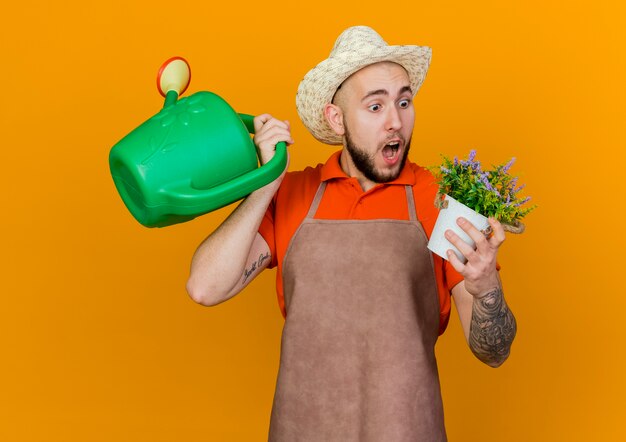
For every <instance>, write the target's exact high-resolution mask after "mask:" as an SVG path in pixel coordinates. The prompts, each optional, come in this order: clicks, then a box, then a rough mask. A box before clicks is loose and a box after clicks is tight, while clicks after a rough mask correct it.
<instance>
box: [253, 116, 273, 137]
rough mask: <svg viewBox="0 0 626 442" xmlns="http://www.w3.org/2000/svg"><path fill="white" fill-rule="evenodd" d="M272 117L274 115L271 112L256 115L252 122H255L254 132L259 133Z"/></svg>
mask: <svg viewBox="0 0 626 442" xmlns="http://www.w3.org/2000/svg"><path fill="white" fill-rule="evenodd" d="M272 118H274V117H272V116H271V115H270V114H261V115H257V116H256V117H254V119H253V120H252V122H253V123H254V133H258V132H259V131H260V130H261V128H262V127H263V125H264V124H265V123H267V122H268V121H270V120H271V119H272Z"/></svg>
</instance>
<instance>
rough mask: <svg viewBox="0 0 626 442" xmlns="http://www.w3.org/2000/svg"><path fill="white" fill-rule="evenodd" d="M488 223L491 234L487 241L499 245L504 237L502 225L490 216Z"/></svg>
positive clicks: (495, 245)
mask: <svg viewBox="0 0 626 442" xmlns="http://www.w3.org/2000/svg"><path fill="white" fill-rule="evenodd" d="M489 225H490V226H491V229H492V230H493V236H492V237H491V238H490V239H489V241H490V243H491V244H492V245H493V246H494V247H500V245H502V243H503V242H504V240H505V239H506V234H505V232H504V227H502V223H501V222H500V221H498V220H497V219H495V218H491V217H490V218H489Z"/></svg>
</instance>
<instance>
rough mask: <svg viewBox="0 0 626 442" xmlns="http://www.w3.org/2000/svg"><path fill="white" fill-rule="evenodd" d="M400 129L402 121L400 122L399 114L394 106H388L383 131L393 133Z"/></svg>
mask: <svg viewBox="0 0 626 442" xmlns="http://www.w3.org/2000/svg"><path fill="white" fill-rule="evenodd" d="M401 127H402V121H401V120H400V113H399V112H398V109H396V108H395V106H389V107H388V108H387V121H385V129H387V131H389V132H395V131H397V130H400V128H401Z"/></svg>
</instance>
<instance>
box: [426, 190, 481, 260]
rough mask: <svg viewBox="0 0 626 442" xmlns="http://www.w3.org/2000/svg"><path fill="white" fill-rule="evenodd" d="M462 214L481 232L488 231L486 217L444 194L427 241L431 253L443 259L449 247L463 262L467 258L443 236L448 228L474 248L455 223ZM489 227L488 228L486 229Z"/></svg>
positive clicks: (472, 243) (469, 239) (466, 235)
mask: <svg viewBox="0 0 626 442" xmlns="http://www.w3.org/2000/svg"><path fill="white" fill-rule="evenodd" d="M460 216H462V217H463V218H465V219H466V220H468V221H469V222H470V223H472V225H474V227H476V228H477V229H478V230H480V231H482V232H484V233H485V232H488V231H490V226H489V221H488V220H487V217H485V216H483V215H481V214H480V213H478V212H476V211H475V210H472V209H470V208H469V207H467V206H465V205H463V204H461V203H459V202H458V201H457V200H455V199H454V198H452V197H450V196H448V195H445V198H444V200H443V204H442V205H441V208H440V210H439V216H438V217H437V222H436V223H435V228H434V229H433V232H432V234H431V235H430V241H429V242H428V249H429V250H430V251H432V252H433V253H436V254H437V255H439V256H441V257H442V258H443V259H445V260H447V259H448V256H447V254H446V252H447V251H448V250H450V249H452V250H453V251H454V253H456V256H457V257H458V258H459V260H460V261H461V262H463V263H465V262H467V259H466V258H465V256H463V254H462V253H461V252H460V251H459V250H458V249H457V248H456V247H454V245H452V243H451V242H450V241H448V240H447V239H446V237H445V236H444V234H445V232H446V230H448V229H450V230H452V231H453V232H454V233H456V234H457V235H458V236H459V237H461V239H462V240H463V241H465V242H466V243H467V244H469V245H470V247H472V248H475V246H476V244H475V243H474V241H473V240H472V238H470V237H469V235H468V234H467V233H465V231H464V230H463V229H461V227H460V226H459V225H458V224H457V223H456V220H457V218H459V217H460ZM488 229H489V230H488Z"/></svg>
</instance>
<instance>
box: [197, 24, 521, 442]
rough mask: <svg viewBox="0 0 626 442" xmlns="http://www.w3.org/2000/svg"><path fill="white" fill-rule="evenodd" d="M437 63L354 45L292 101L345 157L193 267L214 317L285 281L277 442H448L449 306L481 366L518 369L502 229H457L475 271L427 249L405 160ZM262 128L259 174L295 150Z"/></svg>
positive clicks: (280, 198) (283, 186)
mask: <svg viewBox="0 0 626 442" xmlns="http://www.w3.org/2000/svg"><path fill="white" fill-rule="evenodd" d="M430 57H431V50H430V48H427V47H419V46H389V45H387V44H386V43H385V42H384V41H383V40H382V38H381V37H380V36H379V35H378V34H377V33H376V32H375V31H373V30H372V29H370V28H367V27H364V26H359V27H353V28H349V29H347V30H346V31H344V32H343V33H342V34H341V35H340V36H339V38H338V39H337V42H336V43H335V46H334V48H333V51H332V52H331V55H330V57H329V58H328V59H327V60H325V61H323V62H322V63H320V64H318V65H317V66H316V67H315V68H314V69H312V70H311V71H310V72H309V73H308V74H307V75H306V76H305V78H304V79H303V80H302V82H301V84H300V87H299V89H298V94H297V97H296V105H297V108H298V112H299V115H300V117H301V119H302V121H303V122H304V124H305V126H306V127H307V128H308V129H309V130H310V131H311V133H312V134H313V135H314V136H315V137H316V138H317V139H318V140H320V141H322V142H324V143H327V144H341V145H343V148H342V150H341V151H340V152H337V153H335V154H334V155H333V156H331V158H330V159H329V160H328V162H327V163H326V164H324V165H318V166H317V167H315V168H307V169H305V170H304V171H301V172H293V173H289V174H285V173H283V175H281V176H280V177H279V178H278V179H277V180H276V181H274V182H273V183H271V184H269V185H267V186H265V187H264V188H262V189H260V190H258V191H256V192H254V193H252V194H251V195H250V196H248V198H246V199H245V200H244V201H243V202H242V203H241V205H240V206H239V207H238V208H237V209H236V210H235V211H233V213H232V214H231V215H230V216H229V217H228V219H227V220H226V221H225V222H224V223H223V224H222V225H221V226H220V227H219V228H218V229H217V230H216V231H215V232H214V233H213V234H212V235H210V236H209V237H208V238H207V239H206V240H205V241H204V242H203V243H202V244H201V245H200V246H199V248H198V250H197V251H196V253H195V255H194V257H193V260H192V268H191V275H190V278H189V282H188V291H189V293H190V295H191V297H192V298H193V299H194V300H196V301H197V302H199V303H201V304H205V305H214V304H218V303H220V302H223V301H225V300H226V299H229V298H230V297H232V296H234V295H235V294H237V293H238V292H240V291H241V290H242V289H243V288H244V287H245V286H246V285H247V284H248V283H249V282H250V281H251V280H252V279H253V278H254V277H255V276H256V275H257V274H258V273H259V272H260V271H261V270H263V269H264V268H266V267H268V266H271V267H273V266H277V267H278V274H277V291H278V298H279V305H280V307H281V310H282V312H283V315H285V318H286V320H285V326H284V329H283V336H282V344H281V360H280V369H279V374H278V380H277V386H276V394H275V398H274V406H273V409H272V417H271V424H270V435H269V439H270V440H271V441H298V440H303V441H357V440H366V441H405V440H406V441H418V440H420V441H421V440H423V441H441V440H446V433H445V427H444V421H443V407H442V403H441V394H440V388H439V379H438V374H437V366H436V361H435V353H434V345H435V342H436V340H437V337H438V335H439V334H441V333H442V332H443V330H444V329H445V327H446V324H447V321H448V316H449V312H450V293H451V294H452V297H453V298H454V300H455V304H456V306H457V310H458V312H459V316H460V319H461V323H462V326H463V330H464V332H465V335H466V337H467V340H468V343H469V346H470V348H471V350H472V351H473V352H474V354H475V355H476V356H477V357H478V358H479V359H480V360H482V361H483V362H485V363H486V364H488V365H490V366H493V367H497V366H499V365H500V364H502V362H504V360H505V359H506V358H507V357H508V354H509V350H510V346H511V343H512V341H513V338H514V336H515V331H516V324H515V318H514V317H513V315H512V313H511V312H510V310H509V309H508V307H507V304H506V302H505V301H504V297H503V294H502V288H501V284H500V279H499V276H498V272H497V264H496V254H497V250H498V248H499V246H500V245H501V244H502V242H503V241H504V239H505V235H504V231H503V229H502V226H501V225H500V224H499V223H498V222H497V221H496V220H493V219H490V225H491V227H492V229H493V234H492V236H491V237H489V238H487V237H485V236H484V235H483V234H482V233H480V232H479V231H478V230H477V229H476V228H475V227H473V226H472V225H471V224H469V223H468V222H467V221H464V220H463V219H459V224H460V226H461V227H462V228H463V229H464V230H465V231H466V232H467V233H468V234H469V235H470V236H471V237H472V238H473V239H474V240H475V242H476V244H477V246H476V249H473V248H471V247H469V246H468V245H467V244H466V243H464V242H463V241H462V240H460V238H459V237H458V236H456V235H455V234H454V233H452V232H447V237H448V239H449V240H450V241H451V242H452V243H453V244H454V245H455V246H456V247H457V248H458V249H459V250H460V251H461V252H462V253H463V254H464V255H465V257H466V258H467V259H468V261H467V263H465V264H463V263H461V262H460V261H459V260H458V258H457V257H456V256H455V255H454V254H453V253H452V252H451V251H450V253H449V255H448V258H449V261H445V260H442V259H441V258H439V257H438V256H435V255H433V254H431V253H430V252H429V251H428V249H427V248H426V245H427V241H428V239H427V237H428V235H430V232H431V231H432V228H433V225H434V221H435V219H436V216H437V210H436V209H435V207H434V204H433V200H434V196H435V194H436V192H437V186H436V184H435V182H434V180H433V177H432V175H431V174H430V173H428V172H427V171H426V170H425V169H424V168H421V167H419V166H417V165H415V164H414V163H412V162H410V161H409V160H407V154H408V152H409V148H410V144H411V135H412V131H413V124H414V118H415V114H414V108H413V97H414V95H415V93H416V92H417V90H418V89H419V87H420V85H421V83H422V82H423V80H424V77H425V75H426V71H427V69H428V66H429V64H430ZM255 129H256V136H255V143H256V145H257V146H258V148H259V151H260V156H261V161H262V162H263V163H265V162H267V161H269V160H270V159H271V158H272V156H273V154H274V146H275V145H276V143H278V142H280V141H284V142H287V143H289V144H291V143H293V140H292V138H291V134H290V130H289V123H288V122H286V121H280V120H277V119H275V118H273V117H271V116H270V115H267V114H265V115H261V116H259V117H257V118H256V119H255Z"/></svg>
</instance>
